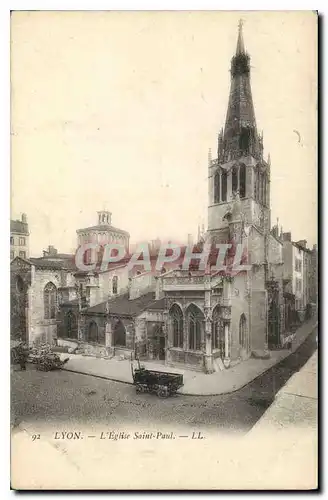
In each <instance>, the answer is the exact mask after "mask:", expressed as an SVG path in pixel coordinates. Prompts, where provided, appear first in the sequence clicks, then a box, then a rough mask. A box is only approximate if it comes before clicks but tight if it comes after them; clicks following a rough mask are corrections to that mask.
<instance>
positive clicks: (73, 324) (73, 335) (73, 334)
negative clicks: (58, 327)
mask: <svg viewBox="0 0 328 500" xmlns="http://www.w3.org/2000/svg"><path fill="white" fill-rule="evenodd" d="M66 333H67V337H68V338H70V339H77V320H76V316H75V314H74V313H73V312H72V311H68V313H67V314H66Z"/></svg>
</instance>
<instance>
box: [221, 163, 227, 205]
mask: <svg viewBox="0 0 328 500" xmlns="http://www.w3.org/2000/svg"><path fill="white" fill-rule="evenodd" d="M221 183H222V196H221V200H222V201H227V185H228V177H227V172H226V171H225V170H222V172H221Z"/></svg>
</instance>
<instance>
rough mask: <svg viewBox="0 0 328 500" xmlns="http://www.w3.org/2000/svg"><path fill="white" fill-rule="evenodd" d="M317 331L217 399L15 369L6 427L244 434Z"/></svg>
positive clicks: (309, 349) (304, 356)
mask: <svg viewBox="0 0 328 500" xmlns="http://www.w3.org/2000/svg"><path fill="white" fill-rule="evenodd" d="M316 336H317V330H314V331H313V333H312V334H310V335H309V336H308V338H307V339H306V340H305V342H304V343H303V344H302V345H301V346H300V347H299V348H298V349H297V350H296V351H295V352H294V353H292V354H291V355H290V356H289V357H288V358H286V359H284V360H283V361H282V362H281V363H279V364H277V365H276V366H274V367H272V368H271V369H270V370H268V371H267V372H265V373H264V374H263V375H261V376H260V377H258V378H257V379H256V380H254V381H253V382H251V383H250V384H248V385H247V386H246V387H244V388H242V389H240V390H238V391H236V392H234V393H231V394H225V395H219V396H188V395H180V394H178V395H176V396H173V397H170V398H168V399H164V400H163V399H159V398H157V396H156V395H151V394H137V393H136V391H135V387H134V386H132V385H127V384H122V383H119V382H113V381H110V380H103V379H99V378H96V377H93V376H88V375H81V374H77V373H73V372H68V371H64V370H58V371H54V372H39V371H36V369H35V367H34V365H28V369H27V371H26V372H24V371H23V372H21V371H19V370H18V368H17V367H14V368H13V369H12V377H11V417H12V426H13V427H14V428H15V427H17V426H19V425H27V424H30V425H35V426H37V425H45V424H47V425H48V426H53V425H55V426H56V425H57V427H58V425H59V424H61V425H63V426H64V427H65V426H66V427H67V424H68V423H69V424H71V425H79V424H80V425H85V424H89V425H90V424H93V423H94V422H95V421H96V422H97V423H98V424H99V425H101V424H106V425H108V424H110V425H112V426H113V425H130V424H131V425H137V424H138V425H140V426H142V427H144V426H147V425H149V424H150V423H152V424H153V425H157V426H158V425H166V426H169V425H172V424H177V425H182V426H185V427H188V428H190V429H196V428H204V427H205V428H207V429H212V430H219V429H220V430H222V431H224V432H234V433H236V432H237V433H240V432H242V433H245V432H247V431H249V430H250V429H251V428H252V427H253V425H254V424H255V423H256V422H257V421H258V419H259V418H260V417H261V416H262V415H263V413H264V412H265V410H267V408H268V407H269V406H270V404H271V403H272V401H273V400H274V396H275V394H276V393H277V392H278V391H279V389H280V388H281V387H282V386H283V385H284V384H285V383H286V382H287V380H288V379H289V378H290V377H291V375H292V374H293V373H294V372H296V371H298V370H299V369H300V368H301V367H302V366H303V365H304V364H305V362H306V361H307V360H308V359H309V357H310V356H311V355H312V354H313V352H314V351H315V350H316V348H317V342H316Z"/></svg>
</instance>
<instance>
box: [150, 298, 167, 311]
mask: <svg viewBox="0 0 328 500" xmlns="http://www.w3.org/2000/svg"><path fill="white" fill-rule="evenodd" d="M147 309H150V310H156V311H157V310H163V309H165V298H164V297H163V298H162V299H159V300H155V302H153V303H152V304H150V305H149V306H148V307H147Z"/></svg>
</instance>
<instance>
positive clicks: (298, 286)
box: [296, 279, 302, 292]
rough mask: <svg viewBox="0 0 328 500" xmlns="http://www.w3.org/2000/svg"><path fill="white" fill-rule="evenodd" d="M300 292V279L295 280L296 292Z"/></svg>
mask: <svg viewBox="0 0 328 500" xmlns="http://www.w3.org/2000/svg"><path fill="white" fill-rule="evenodd" d="M301 291H302V281H301V280H300V279H297V280H296V292H301Z"/></svg>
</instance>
